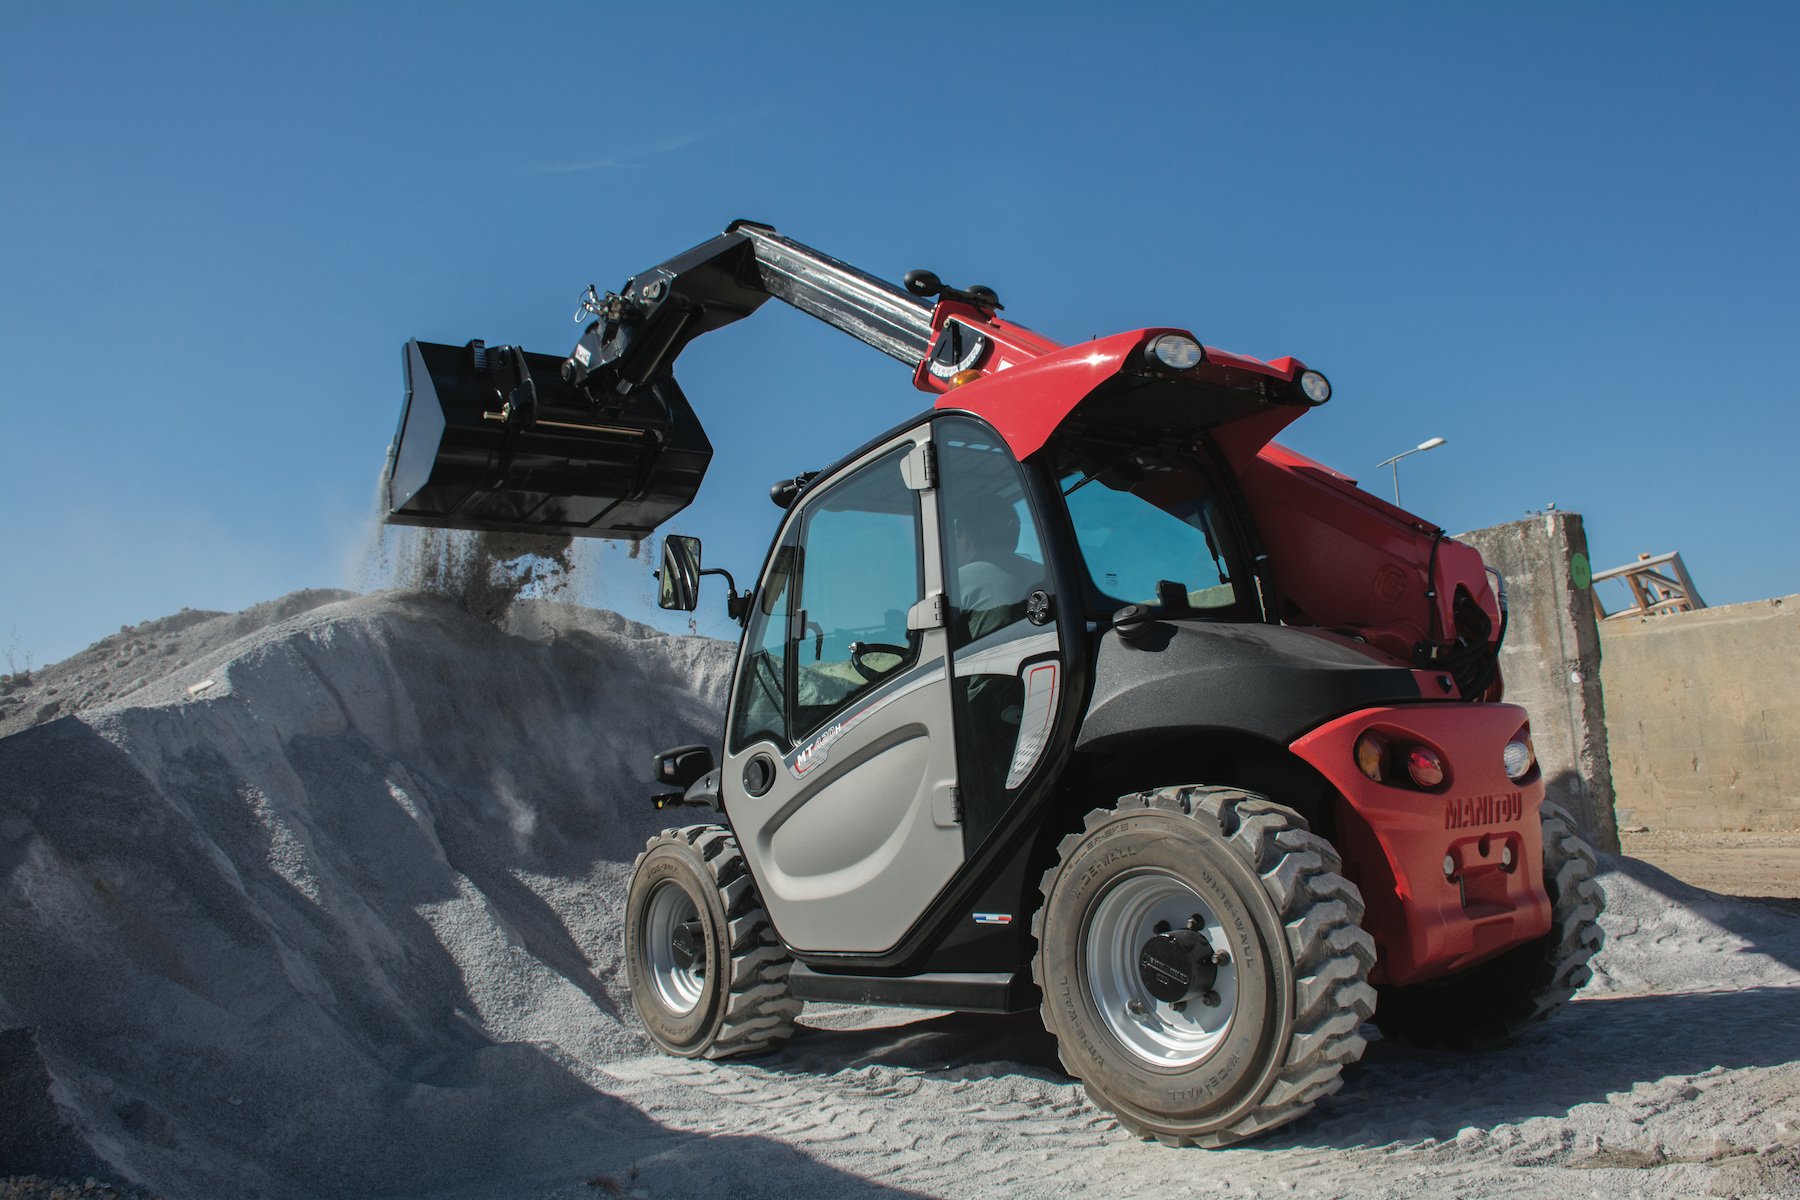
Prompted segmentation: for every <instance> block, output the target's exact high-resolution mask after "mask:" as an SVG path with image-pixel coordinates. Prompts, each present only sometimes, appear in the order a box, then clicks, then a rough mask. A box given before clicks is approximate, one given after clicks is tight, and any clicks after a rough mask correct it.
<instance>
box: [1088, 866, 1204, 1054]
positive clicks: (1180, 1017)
mask: <svg viewBox="0 0 1800 1200" xmlns="http://www.w3.org/2000/svg"><path fill="white" fill-rule="evenodd" d="M1228 944H1229V938H1228V936H1227V934H1226V932H1225V929H1224V927H1223V926H1222V925H1221V924H1220V922H1219V919H1218V917H1217V916H1216V915H1214V914H1213V912H1212V909H1211V908H1210V907H1209V906H1208V905H1207V903H1206V902H1205V901H1204V900H1202V899H1201V897H1200V895H1199V893H1197V892H1195V891H1194V889H1193V888H1192V887H1190V886H1188V884H1187V883H1186V882H1184V881H1183V880H1182V879H1180V878H1179V877H1178V876H1175V875H1173V874H1169V873H1166V872H1162V871H1144V872H1139V873H1135V874H1132V875H1128V876H1126V877H1125V878H1123V879H1120V880H1119V881H1118V882H1117V883H1115V884H1113V885H1112V886H1111V887H1110V888H1108V889H1107V890H1106V891H1105V893H1103V894H1102V895H1101V896H1100V897H1099V898H1098V900H1097V901H1096V903H1095V905H1094V908H1093V910H1092V912H1091V914H1090V916H1089V918H1088V925H1087V931H1086V935H1085V937H1084V938H1083V946H1082V951H1081V953H1082V962H1083V967H1084V974H1085V976H1086V983H1087V988H1088V991H1089V993H1090V994H1091V995H1092V997H1093V1000H1094V1006H1095V1008H1096V1009H1097V1010H1098V1012H1099V1015H1100V1019H1101V1021H1102V1022H1104V1023H1105V1025H1106V1027H1107V1029H1108V1031H1110V1032H1111V1033H1112V1035H1113V1036H1114V1037H1115V1038H1116V1039H1118V1041H1119V1044H1120V1045H1121V1046H1123V1047H1124V1048H1125V1049H1126V1050H1127V1051H1129V1052H1130V1053H1132V1054H1133V1055H1135V1056H1136V1057H1137V1058H1138V1059H1139V1060H1140V1061H1142V1062H1144V1063H1147V1064H1149V1065H1151V1066H1154V1067H1157V1068H1159V1069H1165V1070H1166V1069H1169V1068H1175V1067H1184V1066H1191V1065H1192V1064H1194V1063H1197V1062H1199V1061H1201V1060H1202V1059H1204V1058H1206V1057H1207V1056H1208V1055H1210V1054H1211V1053H1212V1052H1213V1051H1214V1050H1215V1049H1217V1048H1218V1046H1219V1045H1220V1044H1221V1043H1222V1042H1223V1041H1224V1039H1225V1037H1226V1035H1227V1033H1228V1032H1229V1031H1230V1029H1231V1025H1232V1022H1233V1020H1234V1018H1235V1016H1236V1012H1237V996H1238V971H1237V964H1236V963H1235V962H1234V961H1233V960H1232V957H1231V955H1230V954H1229V953H1227V951H1226V950H1225V949H1224V947H1225V946H1226V945H1228Z"/></svg>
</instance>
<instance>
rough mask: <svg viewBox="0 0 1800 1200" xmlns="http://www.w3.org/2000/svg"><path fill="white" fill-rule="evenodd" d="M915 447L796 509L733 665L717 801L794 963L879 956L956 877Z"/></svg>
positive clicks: (949, 753) (956, 846) (943, 664)
mask: <svg viewBox="0 0 1800 1200" xmlns="http://www.w3.org/2000/svg"><path fill="white" fill-rule="evenodd" d="M930 437H931V434H930V427H929V425H921V426H920V427H918V428H917V429H915V430H912V431H910V432H908V433H906V434H903V435H901V436H899V437H897V438H895V439H893V440H892V441H889V442H888V443H886V444H885V445H883V446H880V447H878V448H876V449H874V450H872V451H870V452H869V453H867V454H865V455H863V456H862V458H861V459H859V460H858V461H857V462H856V463H854V464H852V465H851V466H850V467H849V468H847V469H845V470H843V471H841V472H839V473H838V474H837V475H836V476H835V477H834V478H832V479H831V480H830V481H829V482H827V483H825V484H824V485H822V486H819V487H816V488H814V489H812V490H811V491H809V492H807V493H806V494H805V495H804V496H803V497H802V498H801V499H800V501H799V502H798V503H797V505H796V506H795V510H794V511H793V512H792V513H791V514H790V515H789V517H788V519H787V523H786V525H785V527H784V531H783V534H782V537H781V540H780V542H779V543H778V545H777V547H776V550H775V552H774V554H772V555H771V556H770V560H769V565H768V566H767V568H765V573H764V577H763V579H762V581H761V582H760V584H759V586H758V588H757V593H756V599H755V603H754V605H753V607H752V610H751V616H750V620H749V622H748V624H747V626H746V629H745V636H744V642H743V646H742V647H741V649H740V652H739V657H738V665H737V674H736V676H735V678H734V680H733V684H732V696H731V702H730V711H729V714H728V720H727V725H726V734H725V750H726V753H725V761H724V765H723V771H722V772H721V788H722V791H723V794H724V799H725V806H726V811H727V813H728V814H729V816H730V818H731V824H732V827H733V829H734V830H735V831H736V833H737V836H738V841H739V844H740V845H741V846H742V848H743V850H744V853H745V854H746V856H747V857H748V858H749V861H750V867H751V870H752V872H753V873H754V875H755V877H756V880H757V883H758V885H759V886H760V888H761V891H762V897H763V901H764V903H765V904H766V906H767V907H768V910H769V913H770V916H771V917H772V918H773V919H774V922H775V927H776V929H777V931H778V932H779V933H780V935H781V938H782V940H783V941H785V942H786V943H787V944H788V945H789V946H790V947H792V948H793V949H795V950H799V951H802V952H807V951H811V952H838V953H857V952H864V953H869V952H879V951H883V950H888V949H890V948H892V947H893V946H894V945H895V944H897V943H898V942H899V941H900V939H901V937H902V936H903V935H904V934H905V933H906V931H907V929H908V928H909V927H911V926H912V924H913V923H914V922H915V921H916V920H917V919H918V917H919V916H920V915H921V914H922V913H923V912H924V911H925V909H926V907H927V906H928V905H929V904H930V902H931V900H932V899H933V898H934V897H935V896H936V895H937V894H938V892H939V891H940V890H941V889H942V888H943V886H944V885H945V884H946V883H947V882H948V881H949V880H950V877H951V876H952V875H953V874H954V873H955V872H956V870H957V868H958V867H960V866H961V865H962V862H963V835H962V828H961V824H960V821H959V813H958V804H957V790H956V786H957V771H956V742H955V723H954V719H953V716H952V710H951V698H950V688H949V673H948V670H947V662H948V653H949V647H948V642H947V635H946V630H945V619H944V613H945V602H944V579H943V569H942V562H941V556H940V554H939V552H938V546H939V534H938V504H937V490H936V486H935V481H934V478H933V474H934V473H933V471H932V469H931V461H932V460H931V446H930Z"/></svg>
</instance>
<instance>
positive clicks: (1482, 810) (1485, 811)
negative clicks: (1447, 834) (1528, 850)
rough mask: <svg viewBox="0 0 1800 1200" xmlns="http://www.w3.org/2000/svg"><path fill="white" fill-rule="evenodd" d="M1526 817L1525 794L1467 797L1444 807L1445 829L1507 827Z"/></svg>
mask: <svg viewBox="0 0 1800 1200" xmlns="http://www.w3.org/2000/svg"><path fill="white" fill-rule="evenodd" d="M1524 815H1525V793H1524V792H1502V793H1500V794H1499V795H1498V796H1493V795H1489V796H1465V797H1463V798H1462V799H1460V800H1452V801H1450V802H1449V803H1448V804H1446V805H1445V806H1444V828H1445V829H1467V828H1469V827H1470V826H1471V825H1505V824H1506V823H1507V822H1509V821H1517V820H1518V819H1519V818H1520V817H1522V816H1524Z"/></svg>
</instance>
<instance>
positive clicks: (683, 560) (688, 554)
mask: <svg viewBox="0 0 1800 1200" xmlns="http://www.w3.org/2000/svg"><path fill="white" fill-rule="evenodd" d="M656 581H657V589H656V605H657V607H658V608H670V609H680V610H681V611H682V612H693V611H694V609H696V608H698V607H699V605H700V539H699V538H697V537H688V536H686V535H685V534H679V533H671V534H670V535H669V536H667V537H665V538H664V539H663V544H662V570H660V571H658V572H657V573H656Z"/></svg>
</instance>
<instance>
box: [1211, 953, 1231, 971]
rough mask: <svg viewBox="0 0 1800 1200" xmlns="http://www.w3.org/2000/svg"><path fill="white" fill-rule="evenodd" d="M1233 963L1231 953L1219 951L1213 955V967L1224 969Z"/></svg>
mask: <svg viewBox="0 0 1800 1200" xmlns="http://www.w3.org/2000/svg"><path fill="white" fill-rule="evenodd" d="M1230 961H1231V951H1229V950H1219V951H1217V952H1215V953H1214V954H1213V966H1215V967H1222V966H1224V965H1225V964H1226V963H1228V962H1230Z"/></svg>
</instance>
